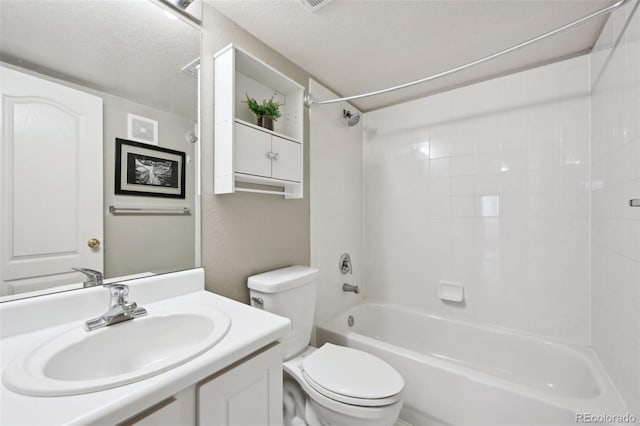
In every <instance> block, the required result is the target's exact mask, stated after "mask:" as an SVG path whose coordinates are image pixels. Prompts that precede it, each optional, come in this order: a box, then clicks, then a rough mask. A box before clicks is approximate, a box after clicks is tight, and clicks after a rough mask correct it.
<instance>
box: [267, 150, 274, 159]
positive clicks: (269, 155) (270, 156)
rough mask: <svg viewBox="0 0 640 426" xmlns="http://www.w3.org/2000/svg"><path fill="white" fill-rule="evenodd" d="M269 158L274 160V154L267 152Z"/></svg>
mask: <svg viewBox="0 0 640 426" xmlns="http://www.w3.org/2000/svg"><path fill="white" fill-rule="evenodd" d="M267 158H268V159H270V160H273V152H267Z"/></svg>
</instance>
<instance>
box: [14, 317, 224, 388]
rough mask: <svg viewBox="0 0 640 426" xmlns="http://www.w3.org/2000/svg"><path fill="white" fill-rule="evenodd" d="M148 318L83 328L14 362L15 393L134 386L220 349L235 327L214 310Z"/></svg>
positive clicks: (48, 343) (45, 344)
mask: <svg viewBox="0 0 640 426" xmlns="http://www.w3.org/2000/svg"><path fill="white" fill-rule="evenodd" d="M147 310H148V315H147V316H144V317H140V318H136V319H134V320H131V321H125V322H122V323H119V324H115V325H111V326H109V327H104V328H101V329H99V330H95V331H90V332H87V331H85V330H84V329H83V327H82V324H77V325H75V326H74V327H73V328H72V329H68V330H67V331H65V332H62V333H61V334H59V335H57V336H55V337H53V338H52V339H50V340H48V341H46V342H44V343H42V344H40V345H39V346H37V347H35V348H33V349H31V350H29V351H27V352H25V353H23V354H22V355H20V356H18V357H17V358H16V359H15V360H13V361H12V362H11V363H10V364H9V365H8V366H7V368H6V369H5V371H4V374H3V377H2V378H3V381H4V384H5V385H6V386H7V387H8V388H9V389H11V390H13V391H15V392H18V393H21V394H25V395H32V396H64V395H78V394H83V393H87V392H95V391H100V390H104V389H109V388H113V387H117V386H122V385H125V384H128V383H133V382H136V381H139V380H142V379H146V378H148V377H151V376H154V375H157V374H160V373H162V372H164V371H167V370H169V369H171V368H173V367H176V366H178V365H180V364H183V363H185V362H187V361H189V360H191V359H193V358H195V357H197V356H198V355H200V354H202V353H203V352H205V351H207V350H208V349H210V348H211V347H213V346H214V345H215V344H216V343H218V342H219V341H220V340H222V338H223V337H224V336H225V335H226V334H227V332H228V330H229V327H230V325H231V319H230V318H229V315H228V314H227V313H225V312H223V311H221V310H219V309H216V308H214V307H212V306H206V305H199V306H193V305H189V306H186V305H185V306H182V305H180V306H178V305H175V304H167V305H165V306H162V307H153V306H152V307H150V308H147Z"/></svg>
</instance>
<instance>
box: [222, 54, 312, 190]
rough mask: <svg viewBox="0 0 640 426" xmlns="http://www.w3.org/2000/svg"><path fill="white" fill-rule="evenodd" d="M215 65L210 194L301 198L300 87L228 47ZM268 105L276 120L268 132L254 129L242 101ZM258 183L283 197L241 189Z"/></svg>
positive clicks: (253, 59)
mask: <svg viewBox="0 0 640 426" xmlns="http://www.w3.org/2000/svg"><path fill="white" fill-rule="evenodd" d="M214 59H215V148H214V150H215V160H214V161H215V164H214V168H215V181H214V193H215V194H230V193H234V192H236V191H238V192H258V191H261V192H259V193H264V194H277V195H283V196H284V197H285V198H291V199H296V198H297V199H299V198H303V176H304V173H303V155H304V124H303V117H304V87H303V86H301V85H300V84H298V83H297V82H295V81H293V80H292V79H290V78H289V77H287V76H285V75H284V74H282V73H281V72H279V71H278V70H276V69H275V68H273V67H271V66H270V65H268V64H266V63H264V62H263V61H261V60H259V59H257V58H256V57H254V56H252V55H250V54H249V53H247V52H245V51H243V50H242V49H239V48H237V47H235V46H234V45H229V46H227V47H225V48H224V49H222V50H221V51H220V52H218V53H216V54H215V55H214ZM247 94H248V95H249V96H250V97H252V98H255V99H256V100H257V101H258V102H262V100H263V99H270V98H271V97H274V99H275V100H276V101H277V102H278V103H280V104H281V105H282V106H281V107H280V111H281V113H282V116H281V117H280V119H278V120H277V121H276V122H275V126H274V130H268V129H265V128H262V127H259V126H257V125H256V124H254V123H255V115H254V114H253V112H251V111H250V110H249V108H248V107H247V104H246V103H245V102H243V101H245V100H246V95H247ZM238 182H244V183H259V184H262V185H270V186H277V187H282V188H283V191H282V192H280V191H263V190H253V189H250V188H249V189H247V188H244V187H241V186H238V187H236V183H238Z"/></svg>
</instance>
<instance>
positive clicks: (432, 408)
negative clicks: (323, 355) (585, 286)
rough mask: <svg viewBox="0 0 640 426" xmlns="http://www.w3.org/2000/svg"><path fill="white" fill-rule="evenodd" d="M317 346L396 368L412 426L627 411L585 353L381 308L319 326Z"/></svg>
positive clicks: (569, 418) (538, 420)
mask: <svg viewBox="0 0 640 426" xmlns="http://www.w3.org/2000/svg"><path fill="white" fill-rule="evenodd" d="M350 316H352V317H353V319H354V324H353V326H352V327H350V326H349V325H348V319H349V317H350ZM317 340H318V345H321V344H322V343H324V342H332V343H335V344H339V345H344V346H350V347H353V348H356V349H361V350H364V351H366V352H369V353H372V354H374V355H376V356H378V357H380V358H382V359H384V360H385V361H387V362H388V363H389V364H391V365H392V366H393V367H394V368H396V370H398V371H399V372H400V374H402V375H403V376H404V379H405V383H406V386H405V395H404V401H405V402H404V408H403V411H402V414H401V418H402V419H403V420H405V421H407V422H409V423H411V424H413V425H415V426H427V425H449V424H450V425H473V426H480V425H492V426H493V425H509V426H514V425H536V426H542V425H575V424H576V414H577V413H591V414H602V413H606V414H625V413H627V409H626V408H625V407H624V404H623V403H622V402H621V399H620V398H619V396H618V395H617V392H616V391H615V389H614V388H613V386H612V385H611V382H610V380H609V379H608V377H607V375H606V374H605V373H604V370H603V368H602V366H601V365H600V363H599V361H598V360H597V358H596V356H595V354H594V353H593V352H592V350H591V349H589V348H587V347H575V346H567V345H563V344H560V343H556V342H551V341H547V340H543V339H541V338H538V337H534V336H529V335H526V334H521V333H517V332H513V331H510V330H504V329H498V328H491V327H486V326H478V325H474V324H471V323H466V322H460V321H453V320H449V319H445V318H440V317H437V316H432V315H427V314H425V313H422V312H419V311H415V310H412V309H410V308H405V307H399V306H393V305H385V304H378V303H364V304H361V305H357V306H355V307H353V308H352V309H350V310H349V311H347V312H344V313H343V314H341V315H339V316H338V317H337V318H335V319H334V320H332V321H329V322H327V323H325V324H323V325H321V326H319V327H318V328H317Z"/></svg>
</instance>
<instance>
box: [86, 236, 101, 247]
mask: <svg viewBox="0 0 640 426" xmlns="http://www.w3.org/2000/svg"><path fill="white" fill-rule="evenodd" d="M87 245H88V246H89V247H91V248H92V249H97V248H98V247H100V240H99V239H97V238H91V239H90V240H89V241H87Z"/></svg>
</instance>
